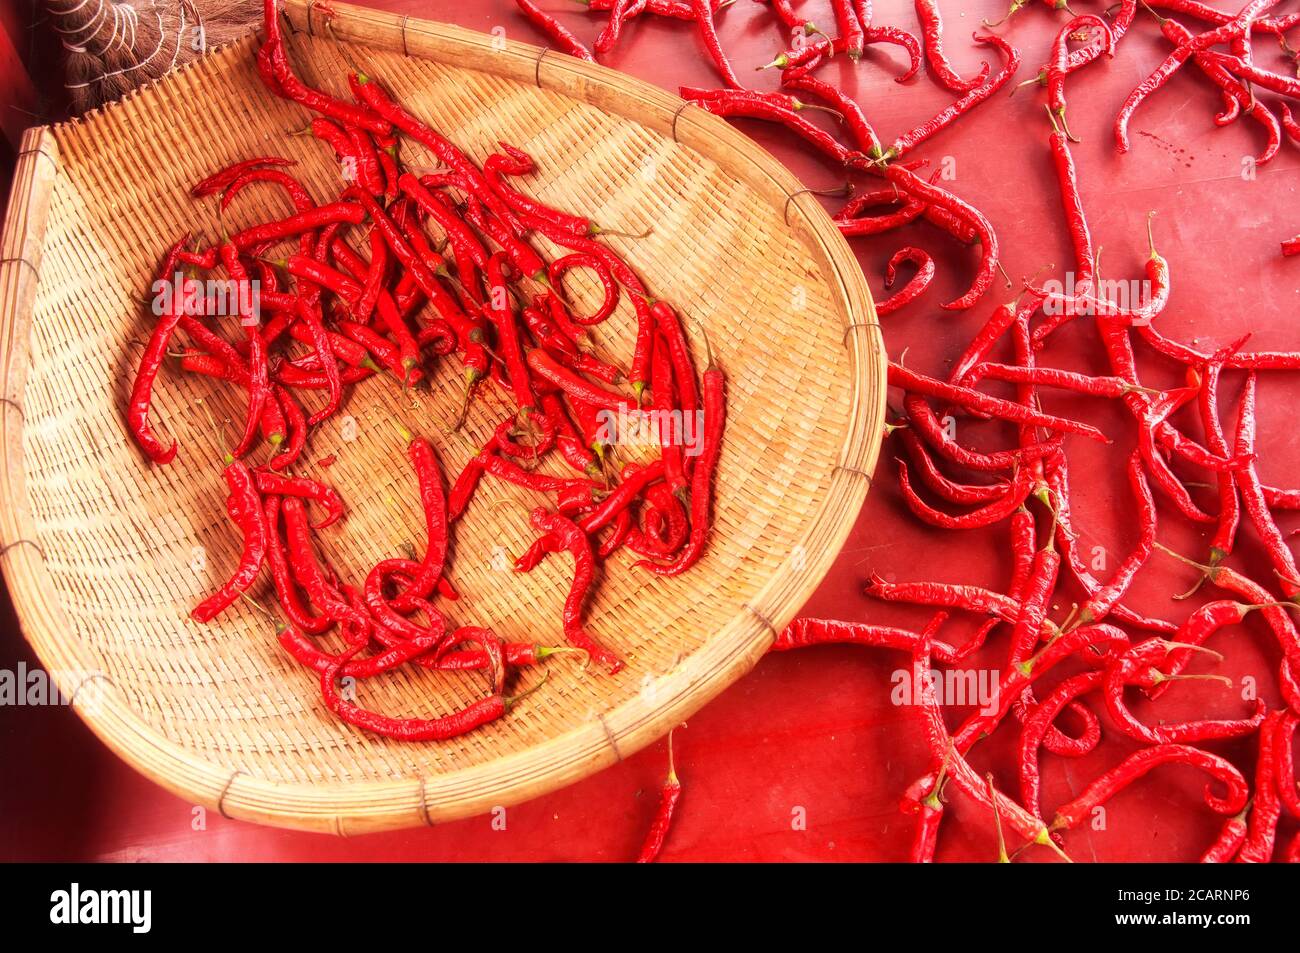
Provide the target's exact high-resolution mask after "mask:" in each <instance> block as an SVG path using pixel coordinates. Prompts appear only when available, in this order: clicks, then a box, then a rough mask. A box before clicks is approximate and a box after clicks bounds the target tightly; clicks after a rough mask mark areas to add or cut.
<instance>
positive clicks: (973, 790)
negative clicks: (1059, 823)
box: [912, 650, 1068, 859]
mask: <svg viewBox="0 0 1300 953" xmlns="http://www.w3.org/2000/svg"><path fill="white" fill-rule="evenodd" d="M912 684H913V685H914V686H916V688H917V694H918V696H919V701H920V708H921V713H922V716H923V718H924V725H925V732H926V741H927V743H928V745H929V747H930V756H931V758H932V759H934V761H935V763H937V764H939V763H941V764H946V765H947V767H948V774H949V776H950V777H951V778H952V781H953V783H954V784H956V785H957V786H958V788H960V789H961V791H962V793H964V794H965V795H967V796H968V797H970V798H972V799H974V800H975V801H977V802H978V803H980V804H982V805H984V806H986V807H989V808H990V809H992V810H993V811H994V812H995V813H996V814H997V816H998V817H1000V818H1005V819H1006V821H1007V824H1008V825H1009V826H1010V827H1011V829H1012V830H1014V831H1015V832H1016V833H1017V834H1019V835H1020V836H1022V837H1026V838H1028V839H1029V840H1030V841H1031V842H1032V843H1035V844H1042V845H1043V846H1045V847H1050V848H1051V849H1053V850H1055V851H1057V852H1058V853H1059V852H1060V848H1059V847H1057V846H1056V844H1055V843H1054V842H1053V841H1052V839H1051V837H1050V836H1049V833H1048V830H1047V826H1046V825H1045V824H1044V823H1043V822H1042V821H1041V820H1039V819H1038V818H1036V817H1034V816H1032V815H1031V814H1029V812H1028V811H1026V810H1025V809H1024V808H1022V807H1020V806H1019V805H1018V804H1016V803H1015V802H1014V801H1012V800H1011V799H1009V798H1007V797H1005V796H1004V795H1001V794H999V793H998V792H997V791H996V790H995V789H994V788H993V786H992V785H989V784H986V783H985V781H984V780H982V779H981V778H980V777H979V775H977V774H976V773H975V771H974V770H973V769H972V768H971V766H970V765H969V764H968V763H967V762H966V759H965V758H963V757H962V756H961V754H960V753H959V752H958V751H956V750H955V749H954V747H953V743H952V741H951V740H950V739H949V737H948V731H947V728H946V726H945V725H944V721H943V712H942V711H941V710H940V708H939V705H938V701H937V700H936V698H935V691H934V677H933V675H932V673H931V671H930V653H929V651H928V650H923V651H921V652H918V653H916V654H915V655H913V656H912ZM1067 859H1068V858H1067Z"/></svg>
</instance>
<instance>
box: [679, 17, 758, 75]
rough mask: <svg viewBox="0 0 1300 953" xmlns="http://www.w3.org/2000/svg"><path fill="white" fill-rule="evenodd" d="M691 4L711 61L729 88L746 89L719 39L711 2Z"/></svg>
mask: <svg viewBox="0 0 1300 953" xmlns="http://www.w3.org/2000/svg"><path fill="white" fill-rule="evenodd" d="M690 4H691V12H692V13H694V14H695V23H696V27H697V28H698V29H699V31H700V39H702V40H703V41H704V49H705V51H706V52H707V53H708V54H709V59H710V60H712V61H713V66H714V68H716V69H717V71H718V73H719V74H720V75H721V76H722V79H723V81H724V82H725V83H726V84H727V85H728V86H729V87H731V88H732V89H744V88H745V84H744V83H742V82H741V81H740V80H739V79H738V78H737V76H736V71H735V70H734V69H732V68H731V61H730V60H729V59H727V54H726V53H725V52H723V49H722V42H721V41H720V40H719V39H718V28H717V26H716V25H715V24H714V22H713V6H712V5H711V4H710V3H709V0H690Z"/></svg>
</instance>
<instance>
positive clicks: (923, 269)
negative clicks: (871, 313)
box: [876, 246, 935, 317]
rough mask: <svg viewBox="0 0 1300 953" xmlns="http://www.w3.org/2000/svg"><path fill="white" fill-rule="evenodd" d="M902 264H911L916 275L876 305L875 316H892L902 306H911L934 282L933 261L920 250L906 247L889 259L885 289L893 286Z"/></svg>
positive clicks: (886, 267) (886, 268)
mask: <svg viewBox="0 0 1300 953" xmlns="http://www.w3.org/2000/svg"><path fill="white" fill-rule="evenodd" d="M903 262H911V263H912V264H913V265H916V274H915V275H913V276H912V280H911V281H909V282H908V283H907V284H906V285H904V286H903V287H902V289H901V290H899V291H897V292H895V293H894V294H893V295H891V296H890V297H888V298H886V299H885V300H884V301H879V302H877V303H876V314H878V315H880V316H881V317H884V316H885V315H887V314H893V313H894V312H895V311H897V310H898V309H899V308H901V307H903V306H904V305H908V304H911V303H912V302H913V301H915V300H916V299H917V298H919V297H920V296H921V295H922V294H923V293H924V292H925V289H926V288H928V287H930V282H932V281H934V271H935V269H934V259H933V258H931V257H930V256H929V254H927V253H926V252H925V251H924V250H922V249H920V248H913V247H911V246H907V247H904V248H900V249H899V250H898V251H896V252H895V253H894V257H893V258H891V259H889V264H888V265H886V266H885V287H886V288H889V287H891V286H892V285H893V284H894V277H895V275H896V273H897V271H898V266H899V265H901V264H902V263H903Z"/></svg>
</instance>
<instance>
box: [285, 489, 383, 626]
mask: <svg viewBox="0 0 1300 953" xmlns="http://www.w3.org/2000/svg"><path fill="white" fill-rule="evenodd" d="M280 511H281V513H282V514H283V515H284V527H285V539H286V542H287V543H288V555H289V567H290V569H292V571H293V575H294V578H295V579H297V580H298V582H299V584H301V585H302V587H303V588H304V589H305V590H306V591H307V595H308V597H310V599H311V601H312V604H313V605H314V606H316V607H317V608H318V609H320V610H321V611H322V612H323V613H324V614H325V615H327V616H328V617H329V618H331V619H334V620H336V621H338V622H342V623H345V624H346V625H349V626H352V627H353V629H354V630H355V631H356V632H357V634H358V637H361V636H363V635H366V634H368V633H369V632H370V630H371V623H370V619H369V617H368V616H367V615H366V614H365V613H364V612H361V611H359V610H357V609H355V608H353V607H352V606H351V605H349V604H348V603H347V601H345V599H344V598H342V596H341V594H340V593H339V592H338V591H337V590H336V589H335V588H334V586H332V585H331V584H330V583H329V582H328V581H327V580H326V578H325V574H324V572H323V571H322V570H321V567H320V564H319V563H318V562H317V561H316V555H315V553H314V552H313V550H312V542H311V528H310V526H309V524H308V522H307V509H306V507H305V506H304V505H303V502H302V500H300V499H299V498H298V497H296V496H286V497H283V498H282V501H281V503H280Z"/></svg>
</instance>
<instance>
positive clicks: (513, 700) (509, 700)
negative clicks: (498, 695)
mask: <svg viewBox="0 0 1300 953" xmlns="http://www.w3.org/2000/svg"><path fill="white" fill-rule="evenodd" d="M550 677H551V673H550V672H549V671H547V672H543V673H542V679H541V681H539V682H538V683H537V684H536V685H534V686H533V687H532V688H526V689H524V690H523V691H522V692H520V693H519V694H518V695H507V696H505V698H503V699H502V701H503V702H504V704H505V708H506V711H509V710H510V709H511V708H514V707H515V706H516V705H518V704H519V703H520V702H521V701H523V700H524V699H525V698H527V697H528V696H529V695H531V694H532V693H533V692H535V691H537V690H538V689H539V688H541V687H542V686H543V685H545V684H546V680H547V679H549V678H550Z"/></svg>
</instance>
